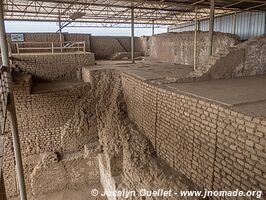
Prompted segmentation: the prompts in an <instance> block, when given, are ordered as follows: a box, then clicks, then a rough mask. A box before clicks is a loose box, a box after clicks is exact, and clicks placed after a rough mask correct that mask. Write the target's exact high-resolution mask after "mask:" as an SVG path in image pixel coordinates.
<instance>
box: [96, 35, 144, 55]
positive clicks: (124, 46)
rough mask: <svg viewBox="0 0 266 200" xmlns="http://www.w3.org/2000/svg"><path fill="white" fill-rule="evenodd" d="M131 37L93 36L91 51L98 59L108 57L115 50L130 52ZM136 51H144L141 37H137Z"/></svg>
mask: <svg viewBox="0 0 266 200" xmlns="http://www.w3.org/2000/svg"><path fill="white" fill-rule="evenodd" d="M130 48H131V38H130V37H116V36H91V51H92V52H93V53H94V54H95V58H96V59H108V58H110V56H111V55H113V54H114V53H115V52H130ZM135 51H142V48H141V46H140V43H139V38H137V37H136V38H135Z"/></svg>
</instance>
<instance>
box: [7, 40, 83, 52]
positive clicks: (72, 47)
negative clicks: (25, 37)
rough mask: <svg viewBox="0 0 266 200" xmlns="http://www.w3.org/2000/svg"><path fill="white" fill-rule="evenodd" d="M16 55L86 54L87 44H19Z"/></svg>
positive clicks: (16, 46)
mask: <svg viewBox="0 0 266 200" xmlns="http://www.w3.org/2000/svg"><path fill="white" fill-rule="evenodd" d="M11 45H15V49H16V50H15V51H16V52H15V53H16V54H27V53H51V54H54V53H69V52H80V53H82V52H83V53H85V52H86V42H85V41H84V42H63V43H60V42H17V43H12V44H11Z"/></svg>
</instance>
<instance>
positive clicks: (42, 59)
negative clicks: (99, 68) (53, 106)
mask: <svg viewBox="0 0 266 200" xmlns="http://www.w3.org/2000/svg"><path fill="white" fill-rule="evenodd" d="M13 63H14V64H16V65H17V66H18V67H19V69H20V70H21V71H23V72H27V73H30V74H32V75H33V76H34V78H35V79H39V80H46V81H54V80H76V79H77V70H78V69H81V68H82V67H85V66H90V65H94V54H93V53H90V52H87V53H64V54H35V55H14V56H13Z"/></svg>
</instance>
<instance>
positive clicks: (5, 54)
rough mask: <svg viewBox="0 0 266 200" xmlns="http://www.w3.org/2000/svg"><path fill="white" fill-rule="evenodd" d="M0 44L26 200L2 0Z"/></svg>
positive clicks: (21, 191) (20, 183)
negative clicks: (5, 68)
mask: <svg viewBox="0 0 266 200" xmlns="http://www.w3.org/2000/svg"><path fill="white" fill-rule="evenodd" d="M0 44H1V56H2V64H3V66H5V67H7V69H8V70H7V72H4V73H5V74H6V76H7V88H8V95H9V105H8V110H9V114H10V125H11V133H12V138H13V148H14V155H15V161H16V172H17V178H18V186H19V195H20V199H21V200H26V199H27V196H26V187H25V180H24V173H23V165H22V158H21V152H20V142H19V133H18V125H17V116H16V108H15V101H14V95H13V88H12V86H11V84H10V81H12V77H11V67H10V62H9V56H8V47H7V39H6V31H5V23H4V12H3V1H1V2H0Z"/></svg>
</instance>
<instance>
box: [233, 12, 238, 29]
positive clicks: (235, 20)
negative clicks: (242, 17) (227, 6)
mask: <svg viewBox="0 0 266 200" xmlns="http://www.w3.org/2000/svg"><path fill="white" fill-rule="evenodd" d="M233 20H234V22H233V34H236V23H237V12H235V14H234V17H233Z"/></svg>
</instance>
